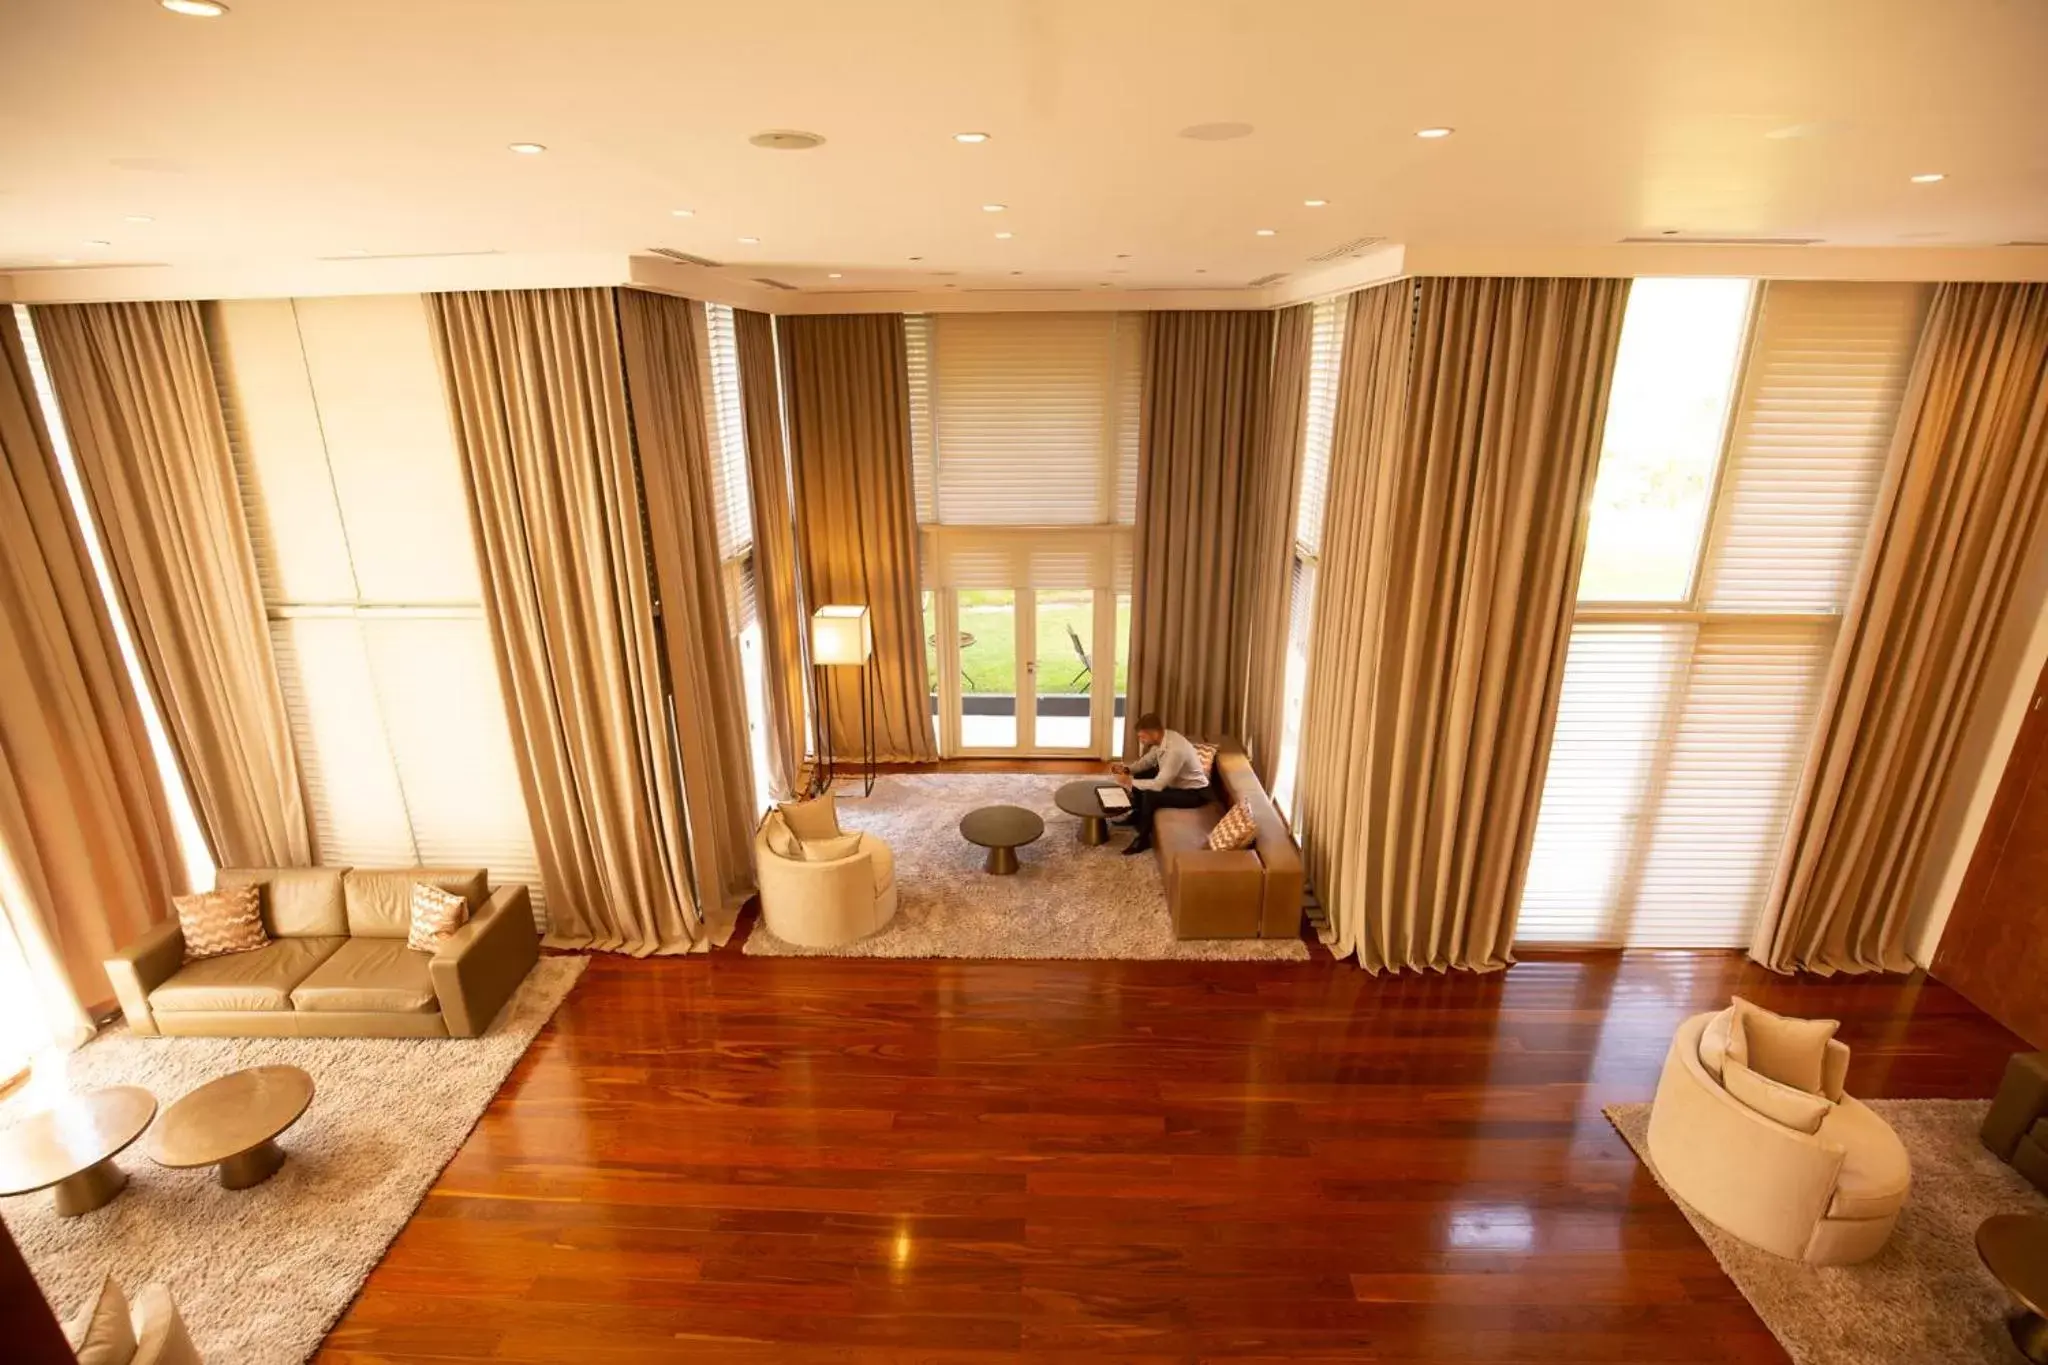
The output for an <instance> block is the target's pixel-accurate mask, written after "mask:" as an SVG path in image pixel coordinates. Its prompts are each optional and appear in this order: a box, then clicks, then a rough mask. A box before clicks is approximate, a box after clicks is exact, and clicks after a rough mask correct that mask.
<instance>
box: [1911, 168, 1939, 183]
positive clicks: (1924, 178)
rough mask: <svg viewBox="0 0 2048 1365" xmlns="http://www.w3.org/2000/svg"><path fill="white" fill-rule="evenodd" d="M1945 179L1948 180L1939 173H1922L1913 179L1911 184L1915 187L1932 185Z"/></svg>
mask: <svg viewBox="0 0 2048 1365" xmlns="http://www.w3.org/2000/svg"><path fill="white" fill-rule="evenodd" d="M1946 179H1948V177H1947V176H1945V175H1943V174H1942V173H1941V172H1940V171H1923V172H1921V173H1920V174H1919V175H1916V176H1914V177H1913V183H1914V184H1916V185H1932V184H1934V183H1935V182H1936V181H1937V180H1946Z"/></svg>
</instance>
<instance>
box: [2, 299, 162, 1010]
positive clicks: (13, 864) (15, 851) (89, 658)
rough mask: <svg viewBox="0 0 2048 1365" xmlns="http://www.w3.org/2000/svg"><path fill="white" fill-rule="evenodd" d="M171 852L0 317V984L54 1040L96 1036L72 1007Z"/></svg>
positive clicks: (20, 358)
mask: <svg viewBox="0 0 2048 1365" xmlns="http://www.w3.org/2000/svg"><path fill="white" fill-rule="evenodd" d="M176 848H177V842H176V836H175V835H174V833H173V832H172V827H171V818H170V812H169V809H168V807H167V805H166V803H165V800H164V792H163V787H162V784H161V782H160V780H159V779H158V776H157V773H156V770H155V766H154V764H153V761H152V759H151V757H150V752H149V736H148V733H147V732H146V731H145V730H144V728H143V720H142V709H141V706H140V703H139V702H138V700H137V698H136V696H135V692H134V689H133V687H132V686H131V685H130V683H129V680H128V677H127V674H126V672H125V670H124V669H123V667H122V663H121V656H120V647H119V645H118V643H117V642H116V640H115V636H114V627H113V622H112V620H111V618H110V617H109V615H108V612H107V607H106V604H105V603H104V602H103V601H101V599H100V595H99V588H98V585H96V584H95V583H94V582H93V571H92V566H91V563H90V561H89V559H88V557H87V551H86V547H85V541H84V537H83V534H82V532H81V530H80V528H79V526H78V524H77V522H76V521H75V520H74V519H73V517H72V515H71V510H70V508H69V507H68V506H66V502H65V495H64V488H63V476H62V474H61V473H60V472H59V470H58V466H57V457H56V454H55V451H54V450H53V448H52V447H51V444H50V441H49V436H48V433H47V432H45V431H44V429H43V424H42V420H41V417H40V415H39V414H38V413H37V411H36V406H35V398H34V392H33V385H32V382H31V380H30V377H29V369H28V361H27V358H26V355H25V354H24V352H23V349H22V345H21V338H20V336H19V335H18V334H17V333H16V331H15V329H14V327H13V325H12V320H11V319H9V318H6V317H4V316H0V934H4V935H5V936H6V937H7V938H8V939H9V940H11V942H10V943H9V944H8V945H6V946H5V947H0V991H6V992H7V993H8V994H10V995H15V996H16V998H17V1000H18V1001H19V1003H20V1004H22V1005H23V1006H25V1007H27V1008H28V1009H30V1010H32V1011H33V1014H34V1017H35V1022H36V1026H40V1028H41V1029H42V1031H43V1032H44V1033H46V1034H47V1035H48V1037H49V1038H50V1039H52V1040H53V1041H56V1042H59V1043H64V1044H70V1043H76V1042H79V1041H82V1040H83V1038H84V1037H85V1036H86V1035H87V1034H89V1033H90V1032H91V1025H90V1021H89V1020H88V1018H87V1017H86V1014H85V1011H84V1009H83V1008H81V1007H89V1006H94V1005H99V1004H101V1003H103V1002H105V1001H106V1000H108V999H109V998H111V996H112V994H113V991H112V988H111V985H110V983H109V982H108V980H107V973H106V969H105V968H104V967H103V966H102V965H101V963H102V962H104V961H105V959H106V958H107V957H108V956H109V955H111V954H112V953H113V952H114V951H115V950H116V949H118V948H121V947H124V946H125V945H126V944H128V943H129V942H130V941H132V940H133V939H134V938H135V937H136V936H137V935H138V934H140V933H141V932H142V931H143V930H144V929H146V928H147V927H149V925H150V924H152V923H154V922H155V921H157V920H159V919H162V918H163V917H164V915H166V914H167V913H169V911H170V897H171V896H172V895H173V894H174V893H176V892H178V891H182V890H184V889H185V888H184V887H183V886H181V885H180V882H181V881H182V877H183V873H182V871H181V870H180V867H179V862H178V857H177V853H176V851H175V850H176ZM10 965H11V966H13V967H16V968H19V969H21V970H22V971H23V974H24V975H25V976H26V978H27V979H26V980H25V981H20V982H16V981H11V980H8V979H7V976H6V968H7V967H8V966H10ZM17 993H18V994H17Z"/></svg>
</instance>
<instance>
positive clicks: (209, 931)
mask: <svg viewBox="0 0 2048 1365" xmlns="http://www.w3.org/2000/svg"><path fill="white" fill-rule="evenodd" d="M171 909H172V910H174V911H176V912H177V915H178V935H179V937H180V938H182V939H183V940H184V943H185V960H186V961H187V962H197V961H199V960H200V959H202V958H209V957H221V956H223V955H225V954H227V953H253V952H255V951H256V950H257V949H258V948H261V947H262V946H263V945H264V944H266V943H268V942H270V935H269V934H268V933H266V932H264V929H263V893H262V892H260V891H258V890H257V889H256V888H255V887H253V886H236V887H230V888H229V889H227V890H225V891H201V892H199V893H198V894H197V895H192V896H173V897H171Z"/></svg>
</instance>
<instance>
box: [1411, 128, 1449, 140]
mask: <svg viewBox="0 0 2048 1365" xmlns="http://www.w3.org/2000/svg"><path fill="white" fill-rule="evenodd" d="M1457 131H1458V130H1457V129H1456V128H1417V129H1416V130H1415V136H1417V137H1423V138H1439V137H1449V136H1450V135H1451V134H1452V133H1455V132H1457Z"/></svg>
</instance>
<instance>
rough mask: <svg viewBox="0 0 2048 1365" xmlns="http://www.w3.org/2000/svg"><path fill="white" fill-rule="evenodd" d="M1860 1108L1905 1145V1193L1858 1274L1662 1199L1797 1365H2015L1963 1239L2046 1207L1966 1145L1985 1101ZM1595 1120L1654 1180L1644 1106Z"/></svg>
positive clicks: (2004, 1308)
mask: <svg viewBox="0 0 2048 1365" xmlns="http://www.w3.org/2000/svg"><path fill="white" fill-rule="evenodd" d="M1864 1103H1865V1104H1868V1105H1869V1106H1870V1107H1871V1108H1872V1109H1873V1110H1875V1111H1876V1112H1877V1113H1878V1115H1879V1116H1880V1117H1882V1118H1883V1119H1884V1121H1885V1122H1886V1123H1889V1124H1890V1125H1891V1126H1892V1129H1893V1131H1895V1132H1897V1133H1898V1135H1899V1138H1900V1140H1901V1141H1902V1142H1904V1143H1905V1144H1906V1152H1907V1155H1908V1156H1910V1157H1911V1158H1912V1161H1913V1192H1912V1194H1911V1195H1910V1196H1909V1197H1908V1198H1907V1200H1906V1208H1905V1212H1903V1213H1902V1214H1900V1215H1899V1224H1898V1227H1897V1229H1896V1230H1895V1231H1894V1232H1893V1233H1892V1239H1891V1241H1890V1242H1889V1243H1888V1244H1887V1245H1886V1246H1885V1249H1884V1250H1883V1251H1881V1252H1879V1253H1878V1254H1877V1255H1876V1256H1874V1257H1872V1258H1871V1259H1870V1260H1868V1261H1865V1262H1863V1263H1862V1264H1861V1265H1852V1266H1809V1265H1803V1264H1801V1263H1799V1262H1797V1261H1787V1260H1783V1259H1780V1258H1779V1257H1776V1256H1773V1255H1771V1254H1770V1253H1769V1252H1765V1251H1758V1250H1757V1249H1756V1248H1755V1247H1752V1246H1750V1245H1748V1244H1747V1243H1745V1242H1741V1241H1738V1240H1737V1239H1735V1238H1734V1237H1731V1236H1729V1235H1728V1234H1727V1233H1725V1232H1723V1231H1721V1229H1719V1228H1717V1227H1715V1226H1714V1225H1713V1224H1712V1223H1709V1222H1707V1221H1706V1219H1704V1218H1702V1217H1700V1216H1699V1215H1698V1214H1697V1213H1695V1212H1693V1211H1692V1210H1691V1209H1690V1208H1687V1207H1686V1204H1685V1201H1684V1200H1682V1199H1679V1198H1678V1197H1677V1196H1675V1195H1674V1196H1672V1202H1674V1203H1676V1204H1677V1205H1678V1207H1679V1208H1680V1210H1682V1211H1683V1212H1684V1214H1685V1216H1686V1218H1687V1219H1688V1220H1689V1221H1690V1222H1691V1223H1692V1225H1693V1227H1694V1228H1695V1229H1696V1230H1697V1231H1698V1232H1699V1234H1700V1236H1701V1237H1702V1238H1703V1239H1705V1241H1706V1244H1707V1246H1708V1247H1709V1248H1710V1249H1711V1250H1712V1251H1713V1253H1714V1259H1715V1260H1717V1261H1719V1262H1720V1263H1721V1268H1722V1269H1723V1270H1725V1271H1727V1272H1728V1278H1729V1279H1731V1280H1733V1281H1735V1286H1736V1288H1738V1289H1740V1290H1741V1291H1742V1295H1743V1297H1744V1298H1746V1299H1748V1300H1749V1302H1750V1305H1751V1306H1752V1307H1754V1308H1755V1309H1756V1312H1757V1316H1758V1317H1760V1318H1762V1319H1763V1320H1764V1326H1766V1327H1768V1328H1770V1329H1771V1333H1772V1335H1773V1336H1775V1337H1777V1339H1778V1343H1779V1344H1780V1345H1782V1346H1783V1347H1784V1348H1785V1350H1786V1352H1787V1353H1788V1354H1789V1355H1790V1356H1791V1357H1792V1359H1793V1360H1794V1361H1795V1362H1797V1365H1980V1362H1982V1365H2023V1362H2022V1360H2021V1357H2020V1354H2019V1352H2018V1351H2016V1350H2014V1349H2013V1345H2012V1339H2011V1338H2010V1337H2009V1336H2007V1335H2006V1330H2005V1319H2006V1315H2007V1313H2008V1312H2010V1311H2011V1310H2010V1308H2009V1306H2008V1303H2007V1300H2006V1295H2005V1291H2004V1289H2003V1288H2001V1287H2000V1285H1999V1283H1998V1281H1997V1280H1995V1279H1993V1278H1992V1276H1991V1272H1990V1271H1988V1270H1986V1269H1985V1268H1984V1265H1983V1262H1981V1261H1979V1260H1978V1259H1977V1247H1976V1241H1975V1237H1976V1232H1977V1225H1978V1224H1979V1223H1982V1222H1983V1221H1984V1220H1985V1219H1986V1218H1989V1217H1990V1216H1991V1215H1993V1214H1995V1213H2048V1198H2043V1197H2042V1195H2041V1194H2040V1192H2039V1191H2037V1190H2036V1189H2035V1188H2034V1187H2033V1186H2032V1185H2029V1184H2028V1183H2027V1182H2026V1181H2025V1180H2023V1179H2022V1178H2021V1177H2020V1175H2019V1173H2018V1172H2016V1171H2014V1170H2013V1169H2012V1168H2011V1167H2009V1166H2007V1165H2006V1164H2005V1163H2003V1162H2001V1161H2000V1160H1999V1159H1998V1158H1997V1157H1994V1156H1993V1155H1991V1153H1989V1152H1987V1151H1985V1150H1984V1145H1983V1144H1982V1143H1980V1142H1979V1141H1978V1140H1977V1129H1978V1126H1979V1125H1981V1124H1982V1123H1983V1122H1984V1115H1985V1113H1986V1111H1987V1110H1989V1109H1990V1107H1991V1106H1990V1102H1989V1101H1986V1100H1865V1101H1864ZM1604 1112H1605V1113H1606V1115H1607V1119H1608V1121H1609V1122H1610V1123H1612V1124H1613V1125H1614V1126H1615V1128H1616V1129H1618V1130H1619V1131H1620V1133H1621V1135H1622V1137H1623V1138H1625V1139H1627V1141H1628V1145H1629V1146H1630V1147H1633V1148H1634V1149H1635V1153H1636V1155H1637V1156H1639V1157H1641V1158H1642V1161H1643V1164H1644V1165H1645V1166H1646V1167H1648V1168H1649V1170H1650V1173H1651V1174H1652V1175H1656V1173H1657V1168H1656V1167H1655V1166H1654V1165H1652V1164H1651V1162H1650V1153H1649V1131H1650V1106H1649V1105H1647V1104H1617V1105H1613V1106H1611V1107H1609V1108H1608V1109H1606V1110H1605V1111H1604ZM1658 1184H1660V1185H1661V1184H1663V1178H1662V1177H1661V1176H1660V1177H1658ZM1665 1193H1667V1194H1669V1193H1670V1190H1669V1189H1668V1188H1666V1190H1665Z"/></svg>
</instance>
